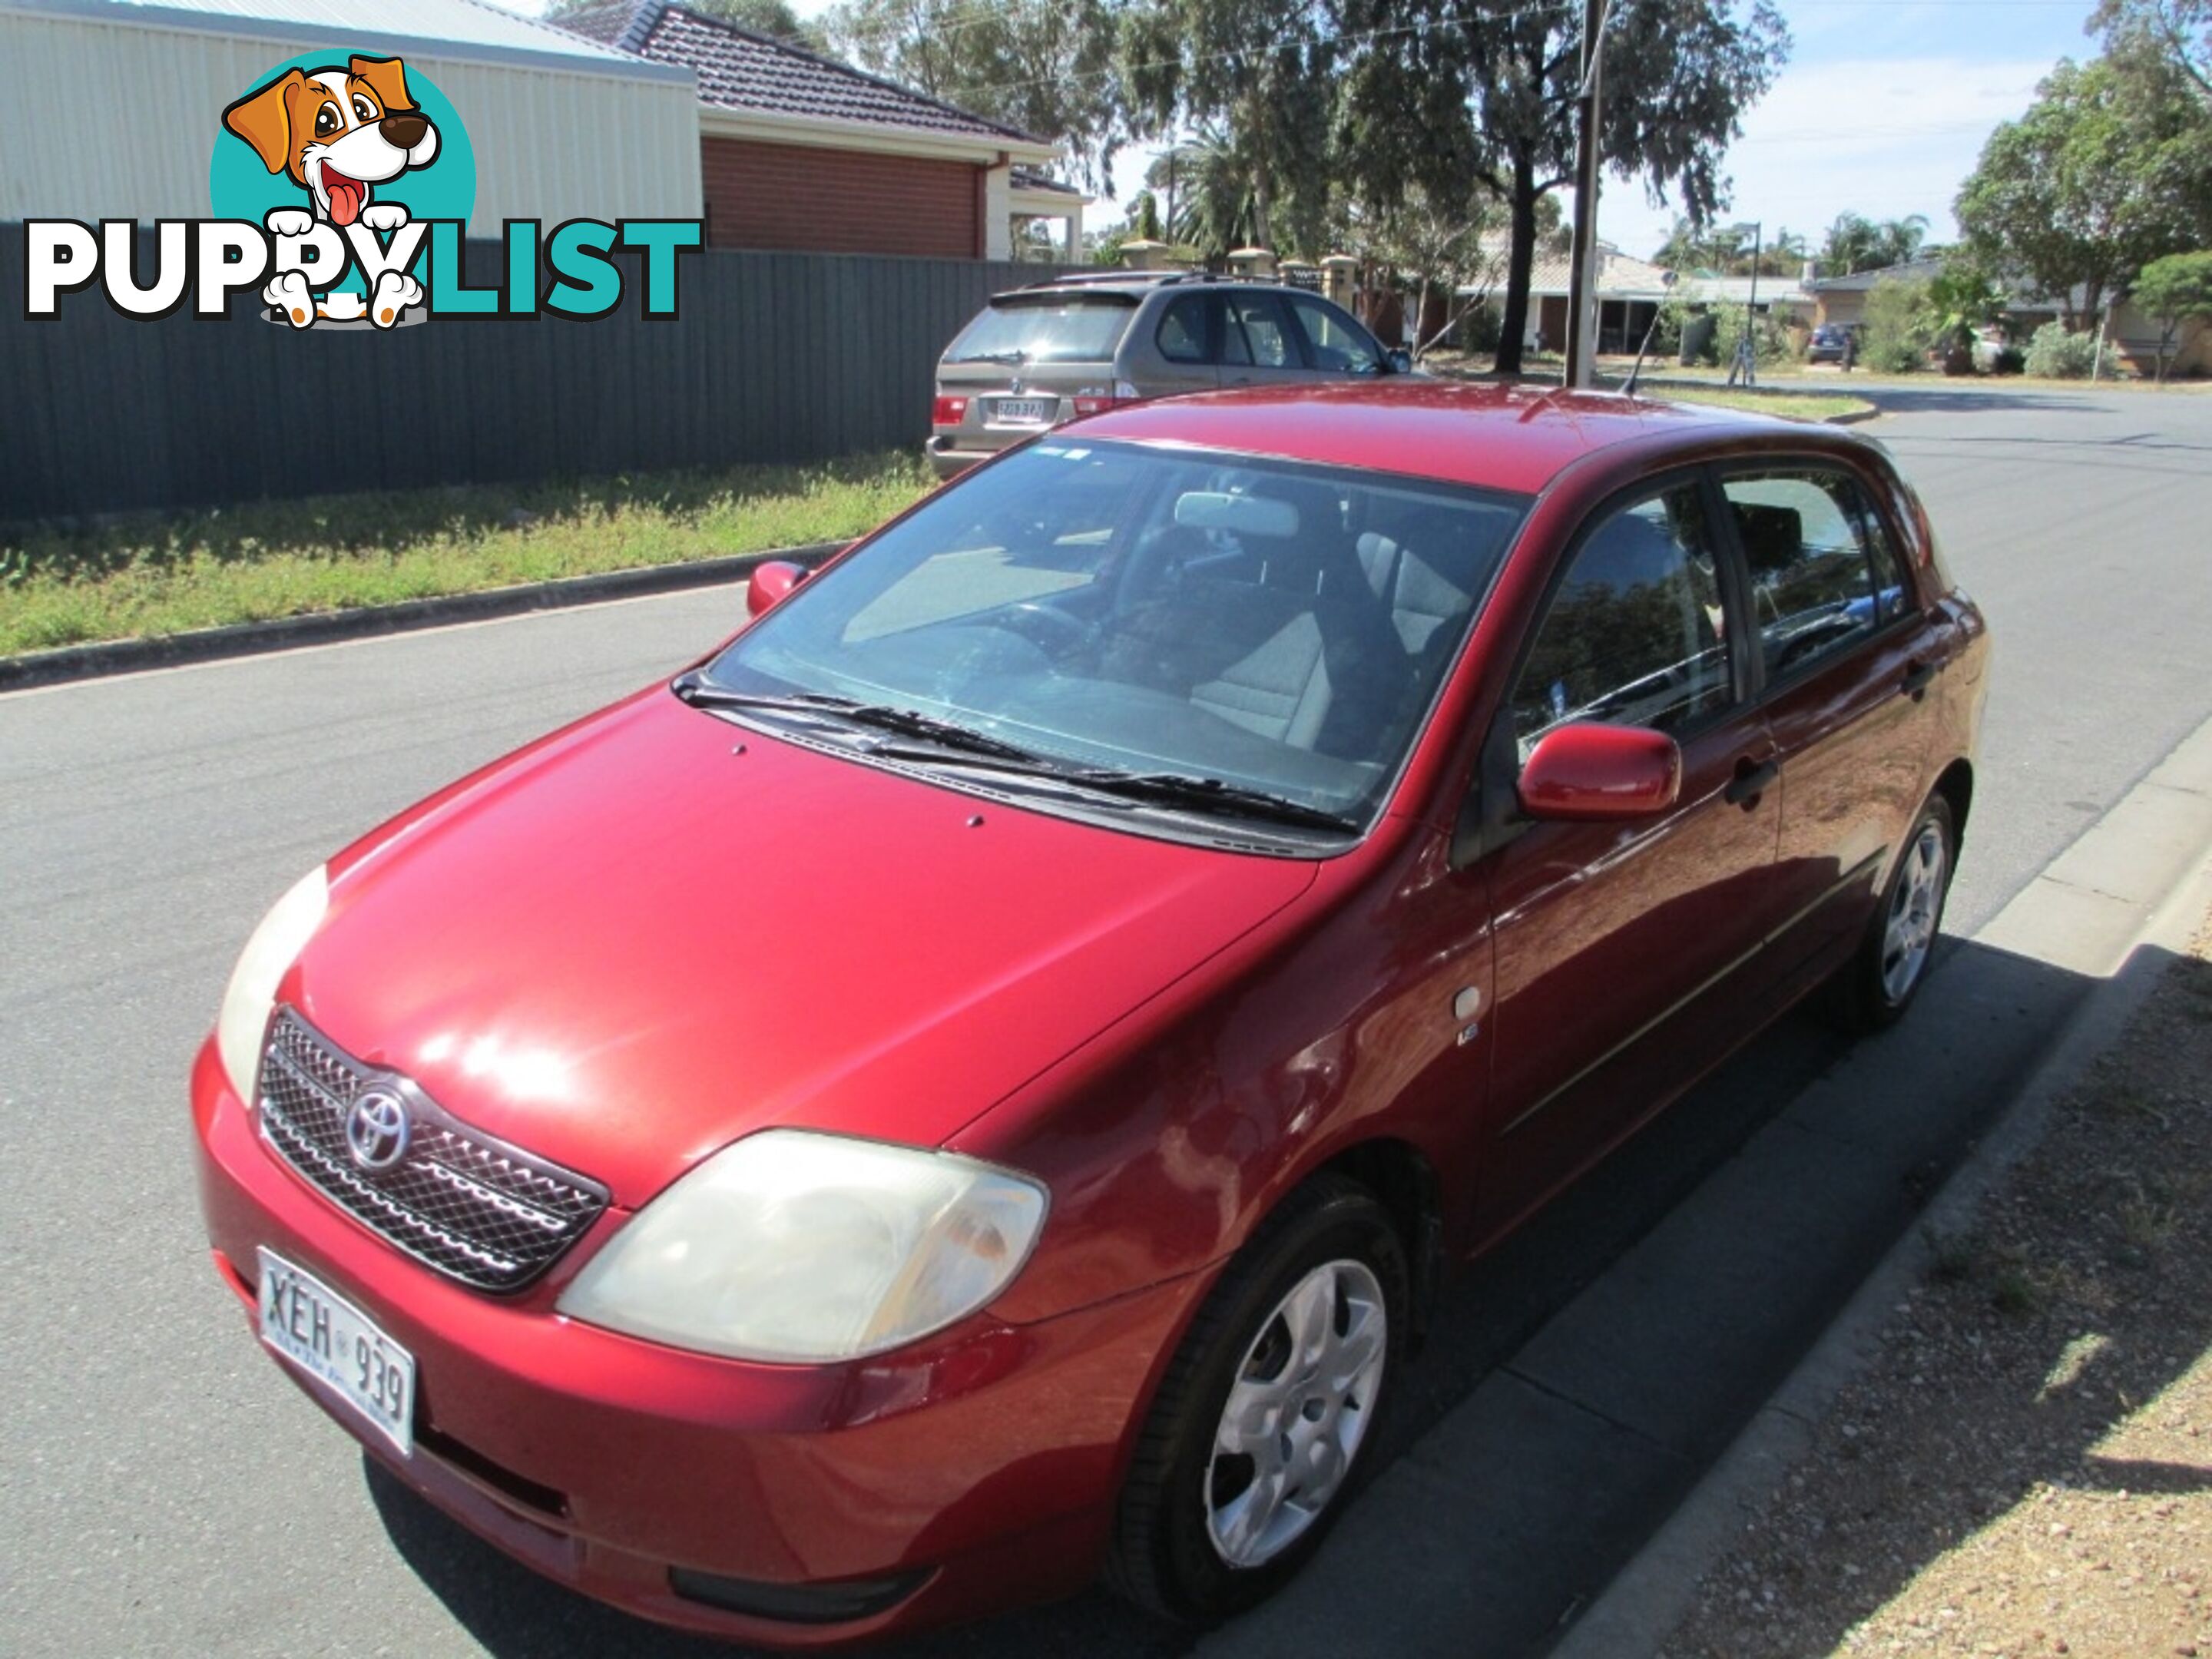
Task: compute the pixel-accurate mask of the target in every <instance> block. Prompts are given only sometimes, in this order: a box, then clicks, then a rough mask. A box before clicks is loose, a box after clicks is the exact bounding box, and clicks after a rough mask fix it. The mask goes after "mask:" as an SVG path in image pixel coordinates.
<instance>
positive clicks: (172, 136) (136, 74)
mask: <svg viewBox="0 0 2212 1659" xmlns="http://www.w3.org/2000/svg"><path fill="white" fill-rule="evenodd" d="M256 27H257V29H258V27H259V26H258V25H257V26H256ZM267 27H268V31H269V32H268V33H266V34H265V35H264V34H261V33H231V32H227V31H226V32H220V33H217V32H204V31H201V30H197V29H191V28H167V27H147V26H146V25H144V24H142V23H139V22H137V21H135V20H131V19H128V18H127V17H126V18H125V20H124V21H106V20H105V19H101V20H94V19H91V18H77V17H65V16H44V15H38V14H35V13H30V12H21V11H14V10H9V9H4V8H0V220H15V219H83V220H93V219H137V220H139V221H141V222H149V221H151V220H154V219H189V218H204V217H205V216H206V215H207V213H208V211H209V208H208V158H209V156H210V154H211V153H212V151H213V149H214V146H215V142H216V137H218V136H219V135H220V133H221V131H222V110H223V107H224V106H225V105H227V104H228V103H229V102H230V101H231V100H233V99H234V98H236V97H237V96H238V95H239V94H240V93H242V92H244V91H246V89H248V88H250V87H251V86H252V84H253V82H254V80H255V78H256V77H257V76H259V75H261V73H262V72H263V71H264V70H266V69H267V68H268V67H269V66H270V64H275V63H279V62H281V61H283V59H284V58H289V57H291V56H292V55H293V54H294V53H295V52H304V51H307V50H310V49H312V48H313V46H317V45H319V44H321V43H320V41H319V40H318V39H316V38H314V37H313V36H310V37H309V38H307V39H292V40H287V39H285V38H284V36H283V33H282V30H283V25H281V24H275V23H271V24H270V25H268V26H267ZM358 44H359V46H360V47H361V48H362V50H365V51H376V50H379V49H380V46H379V43H378V41H377V40H375V39H374V37H368V38H363V39H362V40H360V41H359V43H358ZM332 52H333V56H334V57H335V56H337V55H340V54H341V53H342V52H343V48H337V47H333V48H332ZM406 56H407V58H408V61H409V63H410V64H416V65H419V66H420V67H421V68H422V70H423V72H424V73H425V74H427V75H428V76H429V77H430V78H431V79H432V80H433V81H435V82H436V83H437V84H438V86H439V87H440V88H441V89H442V90H443V91H444V92H445V94H446V95H447V97H449V98H451V99H452V100H453V106H454V107H455V108H456V109H458V110H459V112H460V114H461V118H462V119H463V120H464V121H465V122H466V123H467V125H468V130H469V137H470V138H471V141H472V142H473V143H474V144H475V146H476V154H477V204H476V213H475V216H473V217H472V218H471V220H470V222H469V228H470V231H471V234H475V235H481V236H496V235H498V234H499V227H500V221H501V220H502V219H544V220H546V221H548V222H557V221H559V220H562V219H571V218H592V219H617V218H653V217H660V218H692V217H696V216H697V215H698V213H699V203H700V194H699V122H698V114H697V94H696V92H695V91H694V89H693V88H692V87H691V86H690V83H688V82H676V81H665V80H660V81H654V80H641V79H629V78H626V77H623V76H617V75H604V74H599V73H594V72H592V71H591V70H589V69H588V68H587V67H585V64H586V62H587V60H581V59H580V60H579V64H580V67H579V68H578V69H577V70H567V69H563V68H558V67H555V66H552V65H551V64H546V63H544V62H542V61H541V62H539V63H532V64H507V63H495V62H473V61H470V60H468V59H466V58H461V57H447V56H443V55H441V54H439V53H437V52H427V51H410V52H407V53H406Z"/></svg>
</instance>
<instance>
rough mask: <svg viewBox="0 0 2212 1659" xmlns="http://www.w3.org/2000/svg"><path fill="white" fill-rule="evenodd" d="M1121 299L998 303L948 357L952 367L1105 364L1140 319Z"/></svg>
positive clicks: (1032, 298)
mask: <svg viewBox="0 0 2212 1659" xmlns="http://www.w3.org/2000/svg"><path fill="white" fill-rule="evenodd" d="M1136 309H1137V307H1136V303H1135V301H1133V300H1131V299H1129V298H1128V297H1127V296H1126V295H1103V294H1092V295H1066V294H1054V295H1020V296H1015V297H1009V298H1006V299H1001V300H994V301H991V303H990V304H989V305H988V306H987V307H984V308H983V311H982V312H981V314H980V315H978V316H977V317H976V319H975V321H974V322H972V323H970V324H969V325H968V326H967V327H966V328H965V329H963V330H962V331H961V333H960V337H959V338H957V339H956V340H955V341H953V343H952V344H951V348H950V349H948V350H947V351H946V352H945V362H949V363H977V362H1021V363H1091V362H1109V360H1111V358H1112V357H1113V356H1114V350H1115V347H1116V346H1118V345H1120V344H1121V336H1122V334H1123V332H1124V331H1127V328H1128V326H1129V319H1130V318H1131V317H1133V316H1134V315H1135V314H1136Z"/></svg>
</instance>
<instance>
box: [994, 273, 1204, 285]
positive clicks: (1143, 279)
mask: <svg viewBox="0 0 2212 1659" xmlns="http://www.w3.org/2000/svg"><path fill="white" fill-rule="evenodd" d="M1213 280H1215V278H1214V276H1213V273H1212V271H1210V270H1077V271H1070V272H1069V273H1068V274H1067V275H1066V276H1048V277H1046V278H1044V279H1043V280H1042V282H1036V283H1024V284H1023V286H1024V288H1073V287H1079V286H1084V285H1087V284H1090V283H1156V284H1158V285H1160V286H1163V287H1164V286H1166V285H1167V284H1168V283H1208V282H1212V281H1213Z"/></svg>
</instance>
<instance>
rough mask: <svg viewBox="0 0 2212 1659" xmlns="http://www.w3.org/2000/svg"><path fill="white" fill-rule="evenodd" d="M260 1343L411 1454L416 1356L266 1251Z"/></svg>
mask: <svg viewBox="0 0 2212 1659" xmlns="http://www.w3.org/2000/svg"><path fill="white" fill-rule="evenodd" d="M258 1254H259V1255H260V1258H261V1340H263V1341H264V1342H265V1343H267V1344H268V1345H269V1346H270V1347H271V1348H273V1349H275V1350H276V1352H277V1353H278V1354H279V1355H280V1356H282V1357H283V1358H284V1359H286V1360H288V1361H289V1362H290V1363H291V1364H295V1365H296V1366H298V1367H299V1368H300V1369H301V1370H303V1371H305V1372H307V1375H308V1376H312V1377H313V1378H314V1379H315V1380H316V1381H317V1382H319V1383H322V1384H323V1385H324V1387H325V1389H326V1390H327V1391H328V1392H329V1393H330V1394H331V1395H334V1396H336V1398H337V1402H338V1403H339V1404H340V1405H341V1406H343V1407H345V1408H346V1409H347V1410H348V1411H350V1412H353V1413H356V1414H357V1415H359V1416H360V1417H361V1418H362V1419H363V1420H364V1421H365V1422H367V1423H368V1425H369V1426H370V1427H371V1428H373V1429H374V1430H375V1431H377V1432H378V1433H379V1434H380V1435H382V1436H383V1437H385V1438H386V1440H389V1441H390V1442H391V1443H392V1444H393V1445H394V1446H396V1447H397V1448H398V1450H399V1455H401V1456H402V1457H407V1456H411V1455H413V1453H414V1450H415V1356H414V1355H413V1354H411V1353H410V1352H407V1350H406V1349H404V1348H403V1347H401V1346H399V1345H398V1343H397V1342H394V1341H393V1340H392V1339H391V1338H390V1337H388V1336H386V1334H384V1333H383V1332H382V1331H380V1330H379V1329H378V1328H377V1326H376V1322H375V1321H374V1320H373V1319H371V1318H370V1317H369V1316H368V1315H367V1314H365V1313H363V1312H362V1310H360V1309H358V1308H356V1307H355V1306H354V1305H353V1304H352V1303H350V1302H349V1301H347V1300H346V1299H345V1298H344V1297H342V1296H340V1295H339V1294H338V1293H337V1291H333V1290H332V1289H331V1287H330V1286H329V1285H325V1284H324V1283H323V1281H322V1280H321V1279H318V1278H316V1277H315V1276H314V1275H313V1273H308V1272H307V1271H306V1270H305V1269H303V1268H300V1267H294V1266H293V1265H292V1264H291V1263H290V1262H289V1261H285V1260H284V1258H283V1256H281V1255H271V1254H270V1252H269V1251H268V1250H266V1249H261V1250H259V1251H258Z"/></svg>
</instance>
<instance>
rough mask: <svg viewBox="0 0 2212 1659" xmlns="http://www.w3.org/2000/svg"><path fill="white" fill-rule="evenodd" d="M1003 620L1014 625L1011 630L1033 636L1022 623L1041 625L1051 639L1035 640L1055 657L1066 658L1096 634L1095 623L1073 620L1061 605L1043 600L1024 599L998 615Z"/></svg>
mask: <svg viewBox="0 0 2212 1659" xmlns="http://www.w3.org/2000/svg"><path fill="white" fill-rule="evenodd" d="M999 615H1000V618H1001V619H1003V620H1004V621H1006V623H1010V624H1012V625H1013V626H1012V629H1011V631H1012V632H1014V633H1017V634H1021V635H1028V636H1030V637H1034V635H1032V634H1031V630H1030V629H1028V628H1026V627H1024V626H1022V625H1021V624H1024V623H1031V622H1037V623H1043V624H1044V627H1043V629H1042V630H1041V631H1042V633H1044V634H1045V635H1049V636H1050V637H1048V638H1044V639H1038V640H1036V644H1037V646H1038V647H1039V648H1040V649H1042V650H1044V651H1046V652H1048V653H1053V654H1055V655H1060V656H1065V655H1066V653H1069V652H1070V651H1073V650H1075V649H1076V648H1077V647H1079V646H1084V645H1087V644H1089V643H1090V642H1091V640H1092V638H1094V637H1095V636H1096V635H1097V632H1098V629H1097V625H1096V624H1095V623H1087V622H1085V621H1083V620H1082V619H1081V618H1080V617H1071V616H1069V615H1068V614H1067V612H1066V611H1062V610H1061V609H1060V607H1059V606H1058V605H1047V604H1046V603H1045V602H1044V601H1043V600H1042V599H1022V600H1018V601H1017V602H1016V603H1015V604H1012V605H1008V606H1007V607H1006V609H1005V610H1004V611H1000V613H999Z"/></svg>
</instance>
